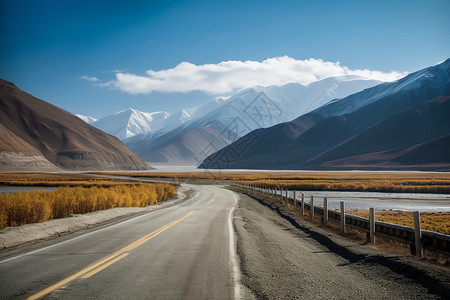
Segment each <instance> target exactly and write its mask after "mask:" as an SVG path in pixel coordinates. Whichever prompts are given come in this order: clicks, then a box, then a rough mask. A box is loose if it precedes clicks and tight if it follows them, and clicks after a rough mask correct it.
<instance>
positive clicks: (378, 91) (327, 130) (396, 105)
mask: <svg viewBox="0 0 450 300" xmlns="http://www.w3.org/2000/svg"><path fill="white" fill-rule="evenodd" d="M449 78H450V59H449V60H446V61H445V62H443V63H442V64H440V65H436V66H431V67H428V68H425V69H423V70H419V71H417V72H414V73H411V74H409V75H407V76H405V77H404V78H401V79H399V80H397V81H395V82H391V83H382V84H380V85H378V86H375V87H372V88H369V89H366V90H363V91H361V92H359V93H356V94H352V95H350V96H348V97H345V98H343V99H340V100H333V101H330V102H329V103H327V104H325V105H323V106H322V107H320V108H318V109H316V110H313V111H311V112H310V113H307V114H305V115H302V116H300V117H298V118H297V119H295V120H293V121H291V122H286V123H281V124H278V125H275V126H273V127H270V128H267V129H265V130H264V131H261V130H259V131H258V130H256V131H254V132H252V133H250V134H253V135H256V136H258V137H259V138H258V139H256V140H253V141H252V143H251V144H250V145H248V146H247V147H246V148H245V149H244V150H243V151H242V152H240V153H239V154H238V155H236V154H235V153H234V152H236V151H235V150H233V149H232V147H233V144H231V145H229V146H227V147H225V148H224V149H222V150H221V151H218V152H217V153H216V154H213V155H211V156H210V157H208V158H207V159H205V161H204V162H203V163H202V164H201V165H200V168H212V167H214V166H216V167H219V166H220V165H219V164H217V161H218V158H219V157H227V161H228V162H227V163H226V164H223V165H222V167H223V168H257V169H261V168H262V169H278V168H279V169H323V166H321V164H324V163H325V162H321V164H319V161H316V162H315V161H314V158H315V157H320V155H321V154H322V155H324V154H323V153H326V152H327V151H331V149H333V148H334V147H336V146H338V145H339V144H341V143H343V142H345V141H346V140H348V139H350V138H352V137H353V136H355V135H358V134H361V133H362V132H364V131H365V130H366V129H367V128H369V127H371V126H373V125H374V124H376V123H378V122H380V121H382V120H383V119H384V118H387V117H389V116H391V115H395V114H398V113H400V112H401V111H402V110H405V109H407V108H409V107H413V106H414V105H420V104H423V103H425V102H427V101H428V100H432V99H434V98H437V97H439V96H445V95H449V94H450V84H449V80H450V79H449ZM397 117H398V116H397ZM430 136H432V135H430ZM242 139H243V140H242V141H239V140H238V141H237V143H241V144H242V143H243V142H245V140H246V139H247V140H249V138H246V137H243V138H242ZM380 143H382V141H380ZM358 149H359V148H358ZM449 150H450V149H449ZM335 154H336V153H335ZM330 159H331V158H330ZM340 159H343V158H342V157H341V158H340ZM316 160H317V159H316ZM339 168H345V166H343V165H340V167H339Z"/></svg>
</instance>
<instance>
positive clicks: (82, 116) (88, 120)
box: [75, 114, 97, 124]
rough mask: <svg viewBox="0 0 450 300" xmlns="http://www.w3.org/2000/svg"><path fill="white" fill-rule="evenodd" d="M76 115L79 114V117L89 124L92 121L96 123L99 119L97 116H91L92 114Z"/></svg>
mask: <svg viewBox="0 0 450 300" xmlns="http://www.w3.org/2000/svg"><path fill="white" fill-rule="evenodd" d="M75 116H77V117H78V118H80V119H81V120H83V121H85V122H86V123H88V124H91V123H94V122H95V121H97V119H96V118H94V117H90V116H84V115H80V114H76V115H75Z"/></svg>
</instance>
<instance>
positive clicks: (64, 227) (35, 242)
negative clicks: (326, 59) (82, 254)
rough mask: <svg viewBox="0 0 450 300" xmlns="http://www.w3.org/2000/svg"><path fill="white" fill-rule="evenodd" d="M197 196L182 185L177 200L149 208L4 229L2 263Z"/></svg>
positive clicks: (0, 237)
mask: <svg viewBox="0 0 450 300" xmlns="http://www.w3.org/2000/svg"><path fill="white" fill-rule="evenodd" d="M195 194H196V191H195V190H194V189H191V188H188V187H182V186H181V187H178V188H177V195H176V196H175V197H174V198H172V199H170V200H167V201H165V202H163V203H159V204H155V205H151V206H148V207H142V208H141V207H126V208H113V209H107V210H103V211H97V212H92V213H87V214H78V215H72V216H71V217H68V218H63V219H55V220H50V221H47V222H42V223H34V224H27V225H23V226H18V227H8V228H4V229H2V230H0V260H3V259H7V258H9V257H12V256H15V255H18V254H20V253H23V252H27V251H30V250H35V249H37V248H40V247H46V246H49V245H51V244H55V243H58V242H62V241H65V240H68V239H71V238H74V237H77V236H80V235H82V234H85V233H88V232H91V231H95V230H98V229H101V228H104V227H107V226H111V225H114V224H117V223H119V222H123V221H126V220H129V219H131V218H135V217H137V216H140V215H143V214H147V213H149V212H152V211H156V210H160V209H164V208H168V207H171V206H174V205H179V204H181V203H183V202H185V201H186V200H188V199H191V198H192V197H193V196H194V195H195Z"/></svg>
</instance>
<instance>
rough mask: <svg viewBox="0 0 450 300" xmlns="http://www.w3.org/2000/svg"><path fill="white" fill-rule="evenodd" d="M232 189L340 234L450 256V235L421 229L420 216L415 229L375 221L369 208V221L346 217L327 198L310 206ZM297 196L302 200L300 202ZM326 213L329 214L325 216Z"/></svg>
mask: <svg viewBox="0 0 450 300" xmlns="http://www.w3.org/2000/svg"><path fill="white" fill-rule="evenodd" d="M232 186H236V187H240V188H243V189H246V190H247V191H248V192H256V193H260V194H261V195H263V196H266V197H267V196H271V197H277V199H279V200H280V201H282V202H283V203H285V204H286V205H288V204H289V205H292V206H293V208H294V209H295V210H297V209H298V210H300V211H301V214H302V215H304V214H305V212H308V213H309V215H310V218H311V219H314V216H320V217H321V218H322V222H323V224H324V225H325V226H326V225H328V221H333V222H336V223H339V224H340V227H341V232H342V233H345V232H346V228H347V227H351V228H354V229H357V230H360V231H363V232H366V233H367V238H368V240H369V241H370V242H371V243H375V236H376V235H377V236H382V237H384V238H388V239H391V240H395V241H398V242H402V243H406V244H409V245H410V248H411V253H412V254H416V255H417V256H419V257H423V249H428V250H433V251H437V252H440V253H443V254H445V255H450V235H445V234H441V233H437V232H432V231H428V230H421V228H420V212H417V211H416V212H414V227H409V226H402V225H397V224H391V223H386V222H381V221H376V220H375V213H374V209H373V208H370V210H369V218H363V217H359V216H354V215H351V214H347V213H345V202H344V201H341V202H340V209H339V210H330V209H328V201H327V198H324V206H323V207H322V206H317V205H314V197H313V196H309V197H308V198H310V201H309V202H306V201H305V198H306V197H305V194H304V193H300V192H297V191H292V194H293V195H294V197H289V196H288V190H283V189H280V190H278V189H268V188H263V187H256V186H248V185H243V184H237V183H233V184H232ZM298 196H299V197H300V198H298ZM325 212H326V213H325Z"/></svg>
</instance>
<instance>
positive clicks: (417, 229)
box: [414, 211, 423, 258]
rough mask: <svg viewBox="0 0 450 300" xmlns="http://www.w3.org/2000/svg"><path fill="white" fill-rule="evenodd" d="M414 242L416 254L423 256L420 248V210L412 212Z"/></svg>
mask: <svg viewBox="0 0 450 300" xmlns="http://www.w3.org/2000/svg"><path fill="white" fill-rule="evenodd" d="M414 240H415V241H414V244H415V246H416V255H417V256H418V257H419V258H423V250H422V230H421V229H420V212H418V211H415V212H414Z"/></svg>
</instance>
